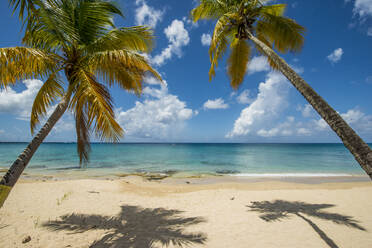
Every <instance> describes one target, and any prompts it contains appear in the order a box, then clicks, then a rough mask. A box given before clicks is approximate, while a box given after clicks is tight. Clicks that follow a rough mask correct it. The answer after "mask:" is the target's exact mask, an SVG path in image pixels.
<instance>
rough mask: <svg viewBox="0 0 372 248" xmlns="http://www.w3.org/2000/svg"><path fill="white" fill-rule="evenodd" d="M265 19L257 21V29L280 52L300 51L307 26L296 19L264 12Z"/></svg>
mask: <svg viewBox="0 0 372 248" xmlns="http://www.w3.org/2000/svg"><path fill="white" fill-rule="evenodd" d="M262 17H263V19H262V20H259V21H258V22H257V29H259V30H260V33H261V35H263V36H265V37H266V39H267V40H268V41H270V43H273V45H274V48H275V49H277V50H278V51H279V52H282V53H285V52H288V51H291V52H298V51H300V50H301V49H302V46H303V44H304V37H303V33H304V32H305V28H304V27H302V26H301V25H299V24H297V23H296V22H295V21H294V20H292V19H289V18H286V17H281V16H275V15H271V14H267V13H263V15H262Z"/></svg>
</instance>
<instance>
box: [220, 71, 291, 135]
mask: <svg viewBox="0 0 372 248" xmlns="http://www.w3.org/2000/svg"><path fill="white" fill-rule="evenodd" d="M288 89H289V84H288V83H287V80H286V79H285V78H284V76H282V75H281V74H279V73H277V72H270V73H268V75H267V78H266V82H263V83H260V85H259V88H258V90H259V93H258V95H257V98H256V99H255V100H254V101H253V102H252V103H251V104H250V105H249V106H248V107H247V108H245V109H243V110H242V112H241V114H240V116H239V118H238V119H237V120H236V121H235V123H234V128H233V130H231V131H230V132H229V133H228V134H227V135H226V137H229V138H232V137H239V136H245V135H247V134H249V133H254V132H256V131H257V130H261V129H262V126H263V125H267V124H269V123H270V121H271V120H273V119H275V118H277V117H278V115H279V113H280V112H281V111H283V110H284V109H285V108H286V107H287V105H288V103H287V95H288ZM260 133H261V134H263V131H261V132H260Z"/></svg>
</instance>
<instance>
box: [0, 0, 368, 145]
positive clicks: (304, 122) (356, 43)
mask: <svg viewBox="0 0 372 248" xmlns="http://www.w3.org/2000/svg"><path fill="white" fill-rule="evenodd" d="M7 2H8V1H1V3H0V23H1V25H0V32H1V34H2V35H1V38H0V47H9V46H17V45H21V43H20V40H21V37H22V32H21V31H20V29H21V25H20V23H19V21H18V20H17V17H16V16H12V15H11V10H10V9H9V8H8V4H7ZM117 2H118V3H119V5H120V7H121V8H122V10H123V12H124V13H125V19H119V18H116V19H115V24H116V25H117V26H132V25H138V24H141V25H142V24H144V25H150V26H152V27H153V28H154V31H155V35H156V47H155V49H154V50H153V52H152V53H151V54H149V55H148V59H149V61H150V62H151V63H152V65H153V66H154V67H155V68H156V69H157V70H158V71H159V72H160V73H161V74H162V76H163V78H164V80H165V83H164V84H163V85H160V84H159V82H156V81H155V80H151V79H147V80H145V84H144V86H145V88H144V94H143V95H142V96H141V97H140V98H138V97H136V96H135V95H133V94H130V93H127V92H124V91H122V90H119V89H117V88H113V89H112V90H111V92H112V94H113V96H114V100H115V107H116V113H117V119H118V121H119V123H120V124H121V125H122V127H123V128H124V130H125V131H126V135H125V138H124V139H123V140H122V142H339V139H338V138H337V137H336V135H334V134H333V132H332V131H330V129H329V128H328V127H327V126H326V124H325V123H324V121H322V120H321V119H320V117H319V116H318V115H317V114H316V113H315V112H314V110H312V107H311V106H309V105H308V104H307V102H306V101H305V100H304V99H303V97H302V96H301V95H300V94H299V93H298V92H297V91H296V90H295V89H294V88H293V87H292V86H291V85H290V84H289V82H288V81H287V80H286V79H285V78H284V77H283V76H281V75H280V74H278V73H275V72H272V71H271V70H270V68H269V67H268V65H267V63H266V62H265V59H263V58H262V57H259V56H258V55H257V54H254V55H253V56H252V58H251V62H250V64H249V65H247V66H248V73H247V75H246V78H245V81H244V83H243V84H242V86H241V87H240V89H239V90H238V91H233V90H232V89H231V88H230V86H229V81H228V78H227V75H226V71H225V67H226V63H225V61H223V62H221V63H220V65H219V68H218V70H217V73H216V77H215V78H214V80H213V81H212V82H209V81H208V70H209V66H210V62H209V57H208V42H209V37H210V35H211V34H212V31H213V26H214V22H213V21H208V22H207V21H202V22H199V23H198V24H193V23H192V22H191V21H190V20H189V19H188V16H189V12H190V10H191V9H192V8H193V7H194V6H195V3H196V1H176V0H173V1H169V0H168V1H167V0H137V1H123V0H121V1H120V0H119V1H117ZM278 2H279V1H278ZM280 2H281V3H283V2H284V3H287V4H288V6H287V11H286V15H287V16H289V17H291V18H293V19H295V20H296V21H297V22H298V23H300V24H301V25H303V26H304V27H305V28H306V30H307V31H306V35H305V45H304V48H303V50H302V51H301V52H300V53H298V54H285V55H283V57H284V58H285V60H286V61H287V62H288V63H289V64H290V65H292V66H293V67H294V68H295V70H297V71H298V72H299V73H300V74H301V75H302V77H303V78H304V79H305V80H306V81H307V82H308V83H309V84H310V85H311V86H312V87H313V88H314V89H315V90H316V91H317V92H318V93H319V94H320V95H321V96H323V98H325V100H326V101H328V103H329V104H330V105H331V106H332V107H334V108H335V109H336V110H337V111H338V112H339V113H340V114H341V115H342V116H343V117H344V118H345V120H346V121H347V122H349V124H350V125H351V126H352V127H353V128H354V129H355V130H356V131H357V132H358V134H359V135H360V136H361V137H362V138H363V139H364V140H365V141H367V142H372V110H371V105H372V98H371V92H372V60H371V58H372V49H371V48H372V47H371V44H372V43H371V41H372V0H346V1H342V0H315V1H297V0H286V1H280ZM41 84H42V82H41V81H38V80H35V79H30V80H26V81H24V82H23V83H22V82H20V83H19V84H18V85H17V86H16V87H14V88H12V89H10V88H9V89H7V90H1V91H0V123H1V126H0V141H29V140H30V139H31V135H30V129H29V114H30V109H31V106H32V100H33V97H34V96H35V94H36V92H37V90H38V89H39V88H40V86H41ZM74 132H75V131H74V121H73V117H72V115H71V114H69V113H66V114H65V116H64V117H63V118H62V119H61V120H60V122H59V123H58V124H57V126H56V127H55V129H54V130H53V131H52V133H51V134H50V135H49V137H48V138H47V141H68V142H69V141H74V140H75V134H74Z"/></svg>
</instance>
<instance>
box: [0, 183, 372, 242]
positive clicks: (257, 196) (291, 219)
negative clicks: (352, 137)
mask: <svg viewBox="0 0 372 248" xmlns="http://www.w3.org/2000/svg"><path fill="white" fill-rule="evenodd" d="M273 180H274V179H266V180H263V181H259V182H244V181H237V180H235V181H232V180H230V181H229V180H225V181H223V180H219V181H215V182H210V181H208V182H205V181H201V180H198V179H193V180H188V179H176V180H164V181H160V182H149V181H146V180H144V179H143V178H141V177H126V178H123V179H115V180H113V179H110V180H98V179H85V180H62V181H52V180H45V181H41V180H38V181H36V180H23V181H21V182H20V183H19V184H17V185H16V187H15V188H14V190H13V192H12V193H11V195H10V197H9V199H8V200H7V202H6V203H5V205H4V207H3V208H2V209H0V247H4V248H8V247H136V248H137V247H138V248H145V247H167V246H168V247H216V248H217V247H221V248H222V247H317V248H319V247H332V248H335V247H358V248H363V247H364V248H369V247H371V245H372V235H371V230H372V215H371V213H370V210H371V209H372V201H371V200H370V196H371V195H372V184H371V183H370V182H368V181H367V182H328V183H306V184H305V183H298V182H283V181H278V180H275V181H273ZM29 239H30V240H29ZM26 241H27V242H26ZM23 242H24V243H23Z"/></svg>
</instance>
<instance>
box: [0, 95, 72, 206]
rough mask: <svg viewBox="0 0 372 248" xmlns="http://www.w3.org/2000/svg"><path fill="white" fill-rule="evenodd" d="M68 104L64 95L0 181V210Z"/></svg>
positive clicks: (67, 99)
mask: <svg viewBox="0 0 372 248" xmlns="http://www.w3.org/2000/svg"><path fill="white" fill-rule="evenodd" d="M68 103H69V95H65V97H64V98H63V99H62V101H61V102H60V103H59V104H58V105H57V107H56V109H55V110H54V112H53V113H52V115H51V116H50V117H49V119H48V121H47V122H46V123H45V124H44V126H43V127H42V128H41V129H40V131H39V132H38V134H37V135H36V136H35V137H34V138H33V139H32V141H31V142H30V143H29V144H28V146H27V147H26V149H25V150H24V151H23V152H22V153H21V154H20V155H19V156H18V158H17V160H16V161H14V163H13V164H12V166H11V167H10V169H9V170H8V171H7V173H6V174H5V175H4V177H3V178H2V180H1V181H0V208H1V207H2V206H3V204H4V202H5V200H6V198H7V197H8V195H9V193H10V191H11V189H12V187H13V186H14V185H15V184H16V182H17V181H18V179H19V177H20V176H21V174H22V172H23V170H24V169H25V168H26V166H27V164H28V162H30V160H31V158H32V156H33V155H34V153H35V152H36V150H37V148H38V147H39V146H40V144H41V143H42V142H43V141H44V139H45V137H46V136H47V135H48V134H49V133H50V131H51V130H52V128H53V127H54V125H55V124H56V123H57V121H58V120H59V119H60V118H61V117H62V115H63V114H64V113H65V111H66V109H67V107H68Z"/></svg>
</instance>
